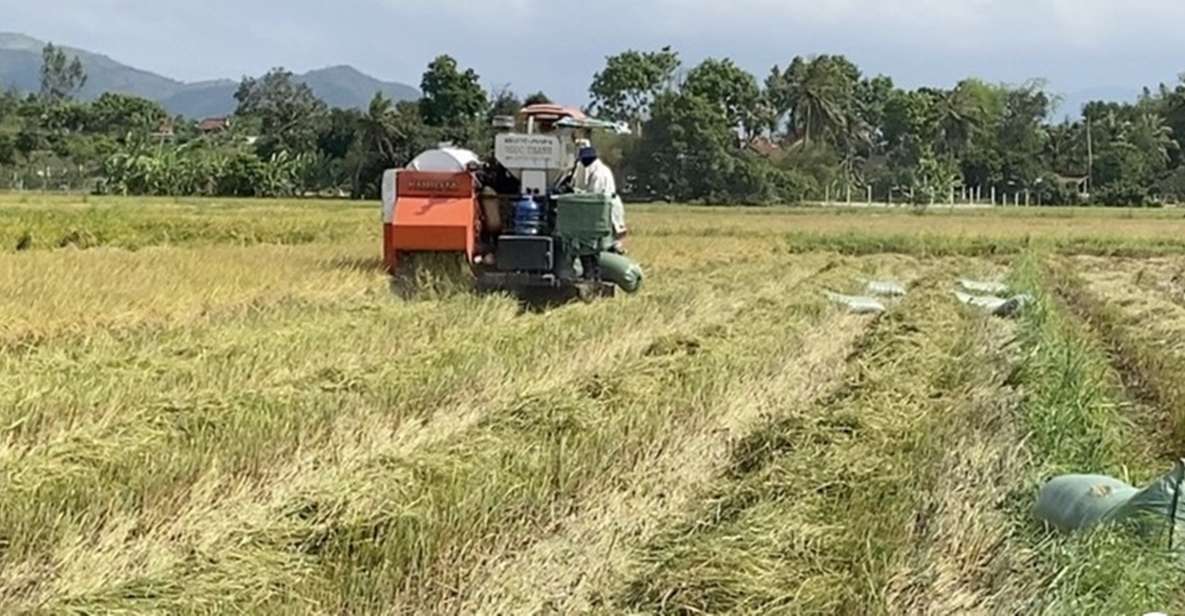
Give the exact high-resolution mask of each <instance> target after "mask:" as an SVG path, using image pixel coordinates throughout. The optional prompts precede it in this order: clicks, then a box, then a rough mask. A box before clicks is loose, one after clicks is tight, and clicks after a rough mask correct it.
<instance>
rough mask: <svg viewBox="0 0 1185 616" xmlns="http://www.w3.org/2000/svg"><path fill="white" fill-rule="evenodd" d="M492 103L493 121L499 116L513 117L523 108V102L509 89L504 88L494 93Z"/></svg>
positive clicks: (491, 114) (491, 115)
mask: <svg viewBox="0 0 1185 616" xmlns="http://www.w3.org/2000/svg"><path fill="white" fill-rule="evenodd" d="M490 101H491V102H490V118H491V119H492V118H495V117H498V116H513V115H515V114H517V113H518V111H519V109H522V108H523V102H522V101H520V100H519V99H518V95H516V94H515V93H514V92H512V91H510V89H509V88H503V89H501V90H499V91H497V92H494V93H492V95H491V96H490Z"/></svg>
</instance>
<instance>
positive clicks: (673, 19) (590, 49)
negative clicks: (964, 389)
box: [0, 0, 1185, 102]
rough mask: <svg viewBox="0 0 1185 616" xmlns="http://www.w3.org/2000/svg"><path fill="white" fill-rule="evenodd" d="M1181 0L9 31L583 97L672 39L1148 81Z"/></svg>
mask: <svg viewBox="0 0 1185 616" xmlns="http://www.w3.org/2000/svg"><path fill="white" fill-rule="evenodd" d="M1182 24H1185V2H1182V1H1181V0H1124V1H1123V2H1119V1H1117V0H897V1H893V0H884V1H873V0H814V1H809V0H718V1H700V0H632V1H631V0H602V1H601V2H583V3H581V2H549V1H545V0H337V1H331V0H329V1H327V0H289V1H287V2H262V1H253V0H204V1H202V2H196V1H194V0H183V1H182V0H151V1H149V0H55V1H54V2H52V3H49V2H45V1H44V0H0V30H2V31H14V32H22V33H25V34H28V35H30V36H34V37H37V38H41V39H48V40H53V41H56V42H60V43H63V44H67V45H72V46H76V47H83V48H86V49H90V50H92V51H98V52H101V53H105V54H107V55H109V56H112V57H113V58H115V59H117V60H119V61H122V62H125V63H128V64H132V65H134V66H138V67H141V68H145V69H148V70H152V71H154V72H158V73H162V74H165V75H168V76H171V77H177V78H180V79H184V80H189V81H193V80H200V79H210V78H220V77H231V78H238V77H240V76H242V75H243V74H258V73H261V72H263V71H265V70H266V69H268V68H270V67H272V66H279V65H282V66H286V67H288V68H291V69H293V70H296V71H303V70H307V69H311V68H319V67H322V66H327V65H333V64H352V65H354V66H356V67H357V68H359V69H361V70H363V71H365V72H368V73H370V74H372V75H375V76H377V77H380V78H383V79H388V80H395V81H403V82H406V83H411V84H412V85H417V84H418V82H419V76H420V74H421V73H422V72H423V69H424V66H425V64H427V62H428V61H429V60H430V59H431V58H432V57H433V56H435V55H436V54H439V53H450V54H453V55H454V56H455V57H457V58H458V59H459V60H460V61H461V62H462V63H463V64H465V65H467V66H472V67H474V68H475V69H477V71H478V72H479V73H480V74H481V75H482V78H483V81H484V82H485V85H487V86H497V85H503V84H510V85H511V86H512V88H513V89H514V90H516V91H520V92H527V91H534V90H538V89H543V90H545V91H547V92H548V93H549V94H551V95H552V97H553V98H559V99H563V100H565V101H567V102H584V100H585V97H586V91H587V87H588V83H589V81H590V79H591V77H592V75H593V73H594V72H596V70H597V69H598V68H599V67H600V66H601V65H602V64H603V63H604V57H605V56H606V55H608V54H611V53H614V52H616V51H620V50H622V49H625V48H631V47H633V48H646V49H653V48H658V47H661V46H663V45H672V46H674V47H675V48H676V49H677V50H679V51H680V52H681V54H682V56H683V57H684V59H685V61H686V62H687V63H688V64H691V63H694V62H696V61H698V60H700V59H703V58H704V57H708V56H724V55H727V56H730V57H732V58H734V59H735V60H737V62H739V63H740V64H741V65H742V66H744V67H746V68H747V69H749V70H750V71H753V72H755V73H757V74H758V75H759V76H761V77H763V76H764V75H765V73H766V72H768V70H769V68H770V66H772V65H773V64H775V63H777V64H785V63H786V62H787V61H788V60H789V59H790V58H792V57H793V56H794V55H797V54H802V55H809V54H816V53H843V54H847V55H848V56H849V57H851V58H852V59H853V60H855V61H856V62H857V64H859V65H860V66H861V67H862V68H863V69H864V71H865V72H866V73H886V74H889V75H891V76H893V77H894V78H895V79H896V80H897V82H898V83H899V84H901V85H905V86H911V87H912V86H918V85H949V84H951V83H953V82H955V81H957V80H958V79H959V78H961V77H964V76H967V75H976V76H980V77H983V78H986V79H988V80H991V81H1006V82H1021V81H1024V80H1027V79H1030V78H1035V77H1043V78H1048V79H1049V81H1050V83H1051V86H1052V88H1053V89H1054V90H1055V91H1060V92H1073V91H1078V90H1086V89H1096V88H1107V89H1109V88H1118V89H1119V90H1127V91H1133V92H1134V91H1136V90H1138V88H1139V87H1141V86H1143V85H1153V84H1155V83H1158V82H1160V81H1170V82H1171V81H1175V80H1176V75H1177V74H1178V73H1181V72H1183V71H1185V36H1183V35H1182V33H1181V31H1182V30H1183V29H1185V28H1183V26H1182Z"/></svg>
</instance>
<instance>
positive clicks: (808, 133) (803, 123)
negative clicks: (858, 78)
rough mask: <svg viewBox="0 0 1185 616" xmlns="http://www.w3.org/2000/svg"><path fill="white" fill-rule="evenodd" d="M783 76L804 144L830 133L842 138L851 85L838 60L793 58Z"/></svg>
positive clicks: (787, 100) (824, 57)
mask: <svg viewBox="0 0 1185 616" xmlns="http://www.w3.org/2000/svg"><path fill="white" fill-rule="evenodd" d="M782 78H783V84H784V86H783V87H784V88H785V101H786V103H787V104H788V107H789V111H790V114H791V118H792V121H793V126H794V131H795V133H797V134H799V135H801V136H802V139H803V142H804V143H806V144H810V142H811V140H812V139H819V138H823V137H824V136H826V135H829V134H830V135H832V136H835V137H837V138H839V139H843V138H844V133H845V132H846V131H845V130H844V128H845V126H846V125H847V124H848V122H847V120H848V118H847V110H849V109H850V108H852V107H853V106H854V105H853V101H852V88H853V86H854V84H852V83H849V80H848V76H847V75H845V74H844V72H843V71H842V69H841V67H840V66H839V64H838V63H836V62H833V61H832V59H831V58H830V57H829V56H821V57H818V58H814V59H812V60H803V59H802V58H795V59H794V61H793V62H791V64H790V66H789V67H787V68H786V72H785V74H784V75H783V77H782Z"/></svg>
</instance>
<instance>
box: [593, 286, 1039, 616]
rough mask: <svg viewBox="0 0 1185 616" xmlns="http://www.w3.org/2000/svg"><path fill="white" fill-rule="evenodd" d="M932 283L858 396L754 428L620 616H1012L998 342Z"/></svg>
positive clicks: (654, 546) (1012, 478)
mask: <svg viewBox="0 0 1185 616" xmlns="http://www.w3.org/2000/svg"><path fill="white" fill-rule="evenodd" d="M954 273H955V272H954V271H950V270H944V271H943V272H941V275H935V276H932V277H928V278H927V280H926V281H925V282H924V283H923V284H922V285H920V288H919V289H918V290H916V291H915V292H914V293H912V294H911V295H910V297H909V299H908V300H907V301H906V302H905V303H904V304H902V305H901V306H900V307H899V308H897V309H896V310H894V311H893V312H892V313H891V314H890V315H888V316H887V317H886V318H884V319H882V320H881V321H880V322H879V323H878V326H877V328H876V330H875V331H874V333H873V334H872V335H871V337H870V338H869V339H868V341H867V342H866V343H865V344H862V345H861V348H860V353H858V354H857V355H856V356H854V357H853V360H852V363H851V365H850V366H849V372H848V375H847V379H846V382H847V384H846V387H845V388H844V389H842V390H841V391H840V393H838V394H837V395H835V396H833V397H831V398H829V399H826V400H824V401H821V402H820V403H818V404H816V405H814V406H812V407H809V408H806V409H799V410H798V411H797V412H795V413H793V414H791V415H789V416H788V417H784V418H781V419H780V420H778V421H775V422H771V423H770V424H769V425H767V426H766V427H764V428H762V429H760V430H758V431H756V432H755V433H754V434H753V435H752V436H751V437H750V438H749V439H748V442H747V443H746V445H745V446H744V447H740V448H738V449H737V452H736V454H735V455H736V462H735V463H734V465H733V467H732V468H731V469H730V470H729V472H728V473H726V474H725V476H724V477H722V479H721V480H720V481H719V482H718V483H717V486H716V487H715V488H714V493H713V494H711V495H710V497H709V498H708V499H707V500H706V502H705V503H703V504H701V505H700V506H698V507H695V508H693V510H692V512H690V513H689V517H687V519H686V520H685V521H684V522H681V523H678V524H675V525H673V526H671V527H669V528H667V529H666V530H665V531H664V532H662V533H661V534H660V535H659V537H658V538H656V539H655V540H654V541H652V542H650V543H649V545H647V546H646V547H645V548H644V549H642V550H639V551H638V552H637V555H636V562H635V567H634V570H633V571H632V575H631V581H630V582H629V583H628V584H627V585H626V586H625V588H624V589H622V590H620V591H619V592H617V593H616V594H615V596H613V597H612V600H613V601H612V603H610V604H609V607H606V608H605V611H608V612H619V611H642V612H664V613H722V612H729V613H771V612H777V613H860V614H864V613H950V612H951V611H955V612H977V611H978V612H993V611H1007V609H1008V607H1007V606H1010V605H1014V603H1011V602H1012V601H1014V600H1015V597H1017V596H1021V595H1023V594H1024V593H1025V592H1026V591H1027V590H1028V589H1030V588H1031V584H1033V583H1034V581H1033V580H1032V579H1031V578H1030V577H1028V576H1025V575H1023V574H1020V573H1018V572H1020V571H1023V569H1024V566H1025V565H1024V563H1025V561H1024V553H1023V552H1021V551H1013V550H1011V549H1010V548H1011V544H1012V543H1013V542H1014V541H1013V539H1012V538H1011V536H1012V528H1011V526H1010V525H1011V521H1010V519H1009V517H1008V512H1007V511H1005V509H1006V507H1005V506H1004V503H1003V501H1004V497H1005V496H1006V495H1008V494H1009V493H1010V490H1012V489H1014V488H1015V485H1016V484H1017V482H1019V481H1021V478H1020V477H1019V476H1018V475H1014V474H1013V473H1014V471H1015V470H1016V468H1017V467H1018V465H1020V464H1021V463H1022V462H1021V460H1022V459H1023V458H1022V457H1021V455H1020V454H1019V449H1020V443H1021V442H1023V436H1022V435H1020V434H1018V433H1017V432H1016V431H1015V430H1014V429H1013V428H1011V427H1010V426H1009V424H1010V422H1011V421H1012V414H1011V408H1012V406H1013V403H1012V402H1010V400H1012V396H1011V394H1010V393H1009V392H1008V389H1007V388H1006V387H1005V386H1004V385H1003V382H1004V377H1005V376H1006V375H1007V374H1008V370H1007V362H1001V361H1000V359H999V352H1000V342H1001V339H1002V338H1001V333H1000V332H999V331H998V330H996V329H993V328H995V327H997V324H995V323H994V322H992V321H988V320H987V319H985V318H984V317H982V316H979V315H974V314H970V313H968V312H967V311H965V310H963V309H961V308H960V307H959V306H958V305H957V304H956V303H955V302H954V301H953V299H952V298H951V297H950V294H949V290H948V289H949V286H948V285H949V280H950V279H952V278H953V275H954Z"/></svg>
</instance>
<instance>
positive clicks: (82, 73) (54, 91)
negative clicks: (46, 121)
mask: <svg viewBox="0 0 1185 616" xmlns="http://www.w3.org/2000/svg"><path fill="white" fill-rule="evenodd" d="M86 79H87V76H86V70H85V69H84V68H83V67H82V60H80V59H79V58H78V56H75V57H74V58H73V59H70V58H68V57H67V56H66V52H65V50H63V49H60V48H58V47H55V46H54V44H53V43H48V44H46V46H45V47H44V48H43V49H42V50H41V98H43V99H45V100H47V101H51V102H57V101H61V100H65V99H68V98H71V97H73V96H74V94H76V93H77V92H78V91H79V90H81V89H82V87H83V86H84V85H86Z"/></svg>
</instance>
